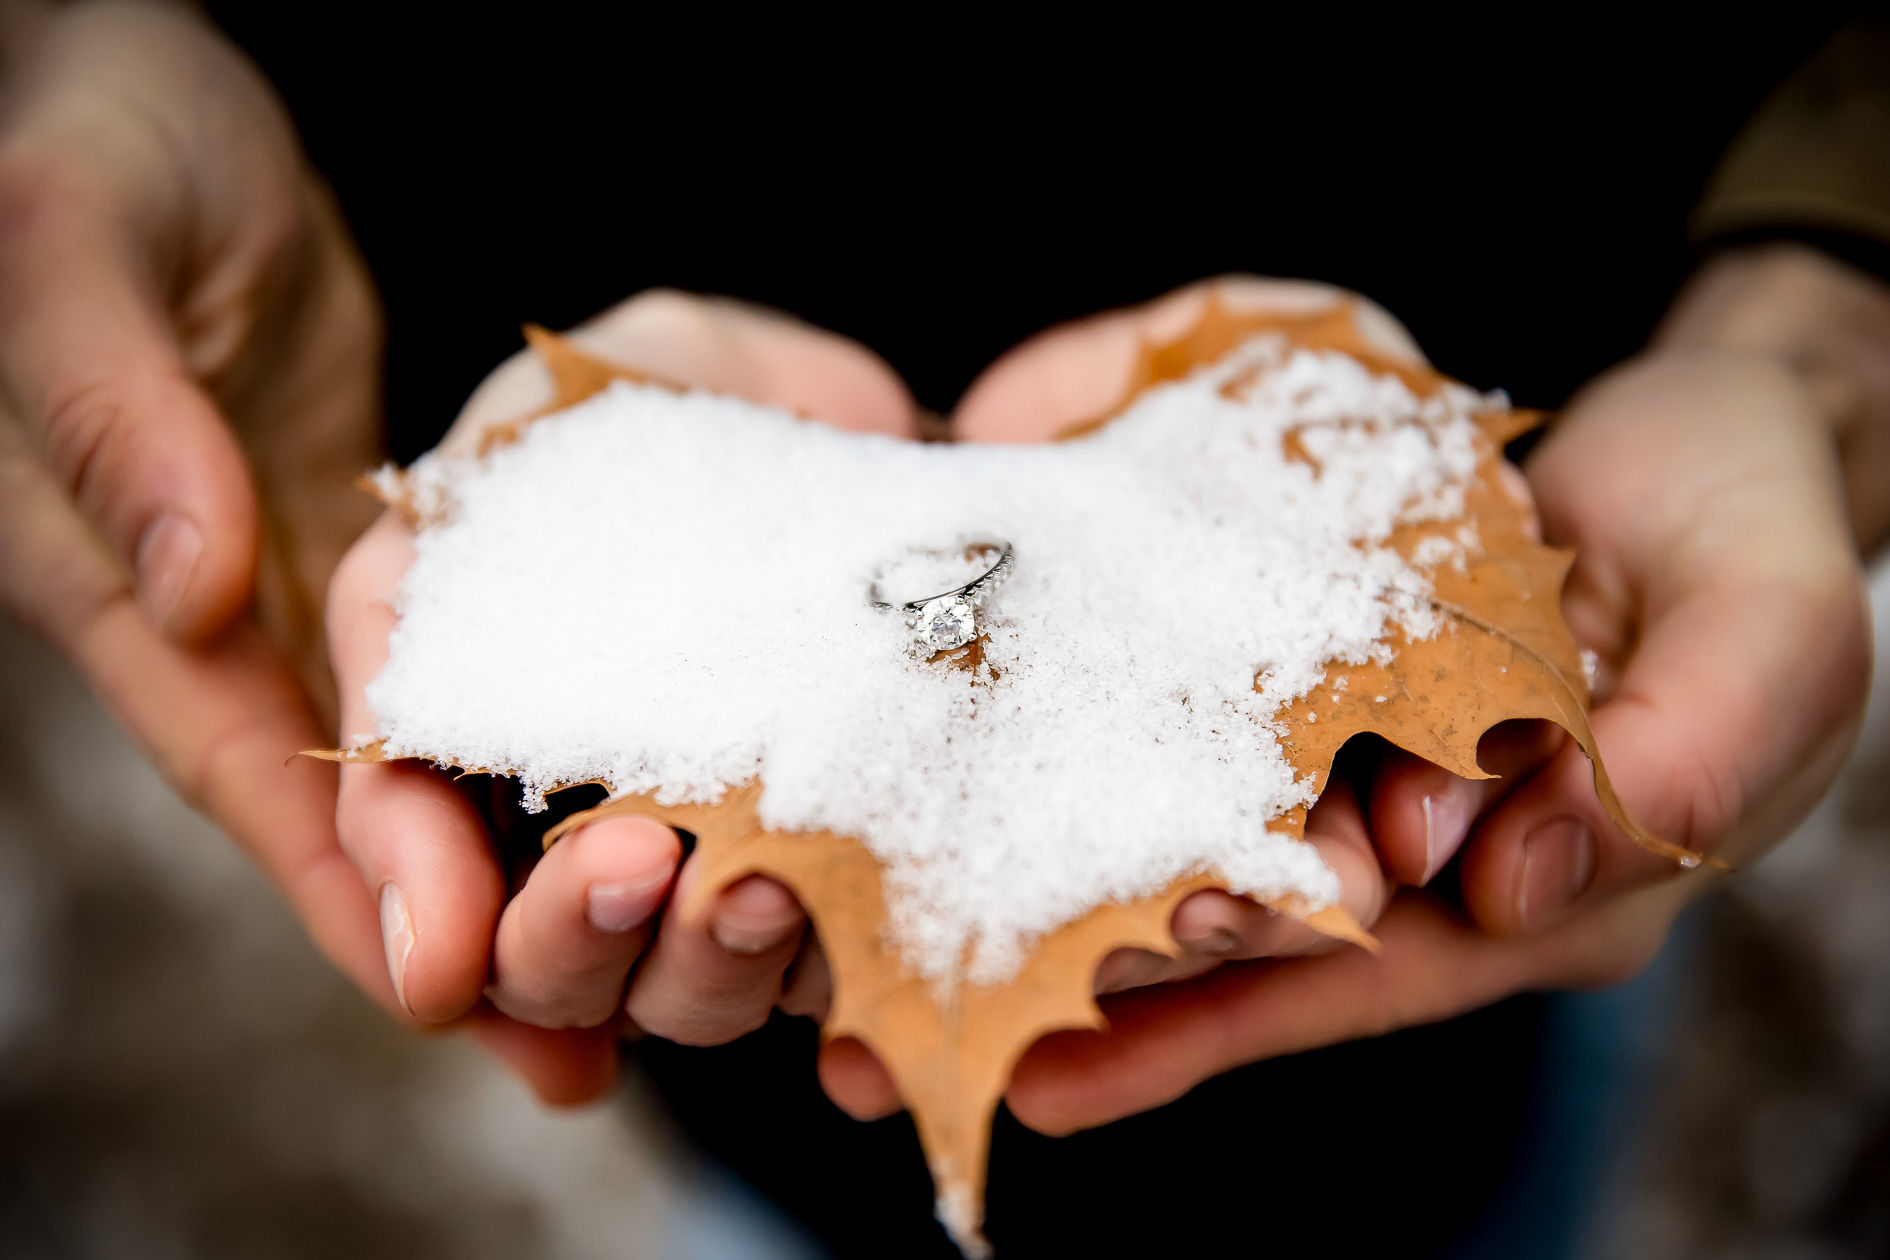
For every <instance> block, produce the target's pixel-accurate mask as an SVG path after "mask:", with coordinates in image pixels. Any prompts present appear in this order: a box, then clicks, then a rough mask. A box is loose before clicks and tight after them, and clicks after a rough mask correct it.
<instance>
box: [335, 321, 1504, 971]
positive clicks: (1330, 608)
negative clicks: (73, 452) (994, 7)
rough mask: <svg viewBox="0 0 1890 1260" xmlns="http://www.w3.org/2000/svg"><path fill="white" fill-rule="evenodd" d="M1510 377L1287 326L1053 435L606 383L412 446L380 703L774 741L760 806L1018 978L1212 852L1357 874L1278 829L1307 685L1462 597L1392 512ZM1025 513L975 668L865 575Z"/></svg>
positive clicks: (772, 819)
mask: <svg viewBox="0 0 1890 1260" xmlns="http://www.w3.org/2000/svg"><path fill="white" fill-rule="evenodd" d="M1483 405H1484V401H1483V400H1482V399H1480V398H1479V397H1478V396H1477V395H1475V394H1473V393H1471V392H1470V391H1468V390H1464V389H1462V388H1460V387H1455V386H1447V387H1445V388H1443V389H1440V390H1439V391H1437V392H1436V393H1434V394H1433V395H1431V396H1429V397H1427V398H1419V397H1417V396H1415V395H1414V394H1413V393H1412V392H1411V391H1410V390H1409V389H1408V388H1407V387H1406V386H1405V385H1404V384H1403V383H1402V382H1401V381H1400V380H1398V379H1397V378H1396V377H1394V376H1379V375H1375V374H1373V373H1372V372H1370V371H1369V370H1367V369H1366V368H1365V367H1363V366H1362V365H1361V364H1359V363H1358V362H1356V361H1355V360H1353V359H1351V358H1348V357H1346V356H1344V355H1341V354H1337V353H1318V352H1312V351H1306V350H1298V351H1294V352H1291V353H1289V352H1288V351H1287V349H1286V347H1285V345H1284V343H1283V342H1282V341H1281V340H1280V339H1279V338H1266V337H1263V338H1257V339H1255V340H1254V341H1252V342H1249V343H1248V344H1247V345H1245V346H1243V347H1242V348H1241V349H1240V350H1239V351H1237V352H1236V353H1235V354H1234V355H1232V356H1230V357H1229V358H1228V359H1227V360H1225V361H1223V363H1221V364H1219V365H1216V366H1215V367H1213V368H1210V369H1206V370H1203V371H1201V372H1198V373H1196V374H1195V375H1194V376H1192V377H1190V378H1188V379H1187V380H1184V381H1180V382H1176V383H1173V384H1170V385H1166V386H1163V387H1161V388H1157V389H1154V390H1151V391H1149V392H1148V393H1146V394H1144V395H1143V396H1142V397H1141V398H1139V399H1138V400H1137V401H1136V402H1135V403H1134V404H1133V405H1132V406H1131V407H1130V408H1129V409H1128V410H1127V411H1126V412H1125V413H1124V414H1123V415H1121V416H1120V417H1118V418H1117V419H1116V420H1115V421H1113V422H1112V423H1111V424H1109V425H1107V426H1105V427H1104V428H1103V429H1101V430H1100V431H1098V432H1096V433H1094V434H1092V435H1090V436H1088V437H1085V438H1082V439H1078V440H1075V441H1070V442H1063V443H1057V444H1053V445H1046V446H983V445H955V446H936V445H934V446H921V445H917V444H914V443H909V442H902V441H897V440H894V439H891V438H886V437H878V436H867V435H860V434H852V433H843V432H840V431H838V430H836V429H832V428H829V427H826V426H823V425H821V424H818V423H814V422H811V421H806V420H801V419H797V418H795V417H793V416H790V415H788V414H786V413H784V412H781V411H777V410H773V409H769V408H765V407H761V406H757V405H754V404H751V403H747V402H743V401H739V400H735V399H731V398H725V397H718V396H713V395H709V394H704V393H688V394H681V395H677V394H672V393H667V392H664V391H662V390H660V389H656V388H651V387H639V386H632V385H627V384H618V385H614V386H612V387H611V388H610V389H609V390H608V391H606V392H605V393H603V394H600V395H598V396H597V397H595V398H593V399H591V400H589V401H587V402H585V403H582V404H580V405H578V406H576V407H573V408H571V409H569V410H567V411H564V412H561V413H559V414H557V415H553V416H550V417H547V418H545V419H542V420H540V421H538V422H537V423H535V424H533V425H531V426H530V427H529V428H527V429H526V430H525V432H524V433H523V435H522V436H521V438H520V440H519V441H517V442H516V443H514V444H512V445H508V446H503V447H500V448H498V449H496V450H494V451H491V452H490V453H488V454H486V455H484V456H481V457H477V458H472V457H449V456H444V455H432V456H428V457H426V458H424V459H422V460H421V461H420V462H419V463H418V464H416V465H415V467H414V468H413V469H412V470H411V472H410V474H409V478H408V484H409V489H410V491H411V492H412V493H413V494H415V495H416V496H417V498H418V499H419V500H421V501H424V502H425V503H427V504H428V505H429V506H430V508H432V509H434V515H436V516H437V518H438V519H437V520H436V521H435V523H433V524H432V525H430V526H429V527H427V528H425V529H424V530H423V531H422V532H421V534H420V537H419V541H418V555H417V558H416V560H415V562H414V564H413V567H412V569H411V570H410V571H409V573H408V574H407V576H406V578H405V580H404V582H403V585H402V587H401V594H400V597H399V612H400V614H401V618H400V622H399V624H398V627H397V628H396V629H395V631H394V634H393V638H392V643H391V649H392V654H391V657H390V659H389V661H388V663H387V665H386V667H385V668H384V669H383V670H382V672H381V673H380V675H379V676H378V677H377V678H376V679H375V680H374V682H373V683H372V684H371V686H370V687H369V689H368V700H369V705H370V708H371V710H372V712H373V714H374V716H375V719H376V722H377V723H378V727H379V734H380V735H381V736H382V737H384V738H385V739H386V740H387V747H388V751H389V752H390V753H391V754H393V755H423V756H429V757H434V758H439V759H442V760H450V761H453V762H457V763H459V764H462V765H477V766H482V767H487V768H490V769H492V770H495V771H499V772H503V773H508V774H512V775H516V776H517V777H518V778H519V779H521V780H522V781H523V782H524V784H525V786H526V789H527V793H528V796H531V795H541V794H542V793H543V792H544V791H546V790H548V789H550V788H553V787H556V786H558V785H560V784H564V783H571V782H577V781H582V780H590V779H596V780H601V781H604V782H606V783H608V784H609V785H610V787H611V790H612V792H613V793H614V794H627V793H642V792H653V793H655V794H656V795H657V798H658V799H659V800H662V801H665V802H671V803H674V802H682V801H704V802H706V801H713V800H716V799H718V798H719V797H720V796H721V795H722V794H723V793H724V792H725V791H727V790H728V789H729V788H730V787H731V786H734V785H738V784H742V783H745V782H749V781H752V780H754V779H757V778H759V779H760V780H761V781H762V783H763V785H764V790H763V794H762V796H761V800H760V804H759V809H760V816H761V821H762V822H763V824H764V825H766V826H768V827H770V828H773V829H776V830H783V831H808V830H830V831H834V832H837V833H841V834H844V835H850V836H854V837H857V838H859V839H860V840H861V841H862V842H863V843H865V844H866V845H867V846H868V848H870V849H871V850H872V852H873V853H874V854H875V856H876V857H878V859H879V860H880V861H881V862H882V863H883V864H884V866H885V868H886V887H887V889H888V892H889V909H890V919H889V925H888V932H889V938H890V939H891V941H893V942H894V943H895V944H896V945H897V947H898V948H899V949H900V951H901V953H902V956H903V957H904V959H905V961H906V963H907V965H908V966H909V967H911V968H912V969H913V970H914V971H915V972H916V973H918V974H921V975H924V976H926V977H928V978H930V979H932V980H934V981H935V982H941V983H950V982H953V981H955V980H959V979H969V980H972V981H975V982H994V981H1000V980H1003V979H1005V978H1007V977H1009V976H1010V975H1012V974H1014V973H1015V971H1016V969H1017V967H1018V966H1019V965H1021V962H1022V960H1023V958H1024V957H1025V955H1026V953H1027V951H1028V949H1029V948H1030V945H1031V942H1032V941H1033V940H1034V939H1035V938H1036V937H1037V936H1039V935H1040V934H1042V933H1044V932H1047V931H1050V930H1052V929H1054V928H1056V927H1057V926H1059V925H1061V924H1063V923H1066V922H1069V921H1071V920H1074V919H1076V918H1078V917H1080V916H1081V915H1083V914H1084V913H1085V912H1087V911H1088V910H1090V909H1092V908H1094V907H1096V906H1098V905H1101V904H1105V903H1109V902H1124V901H1129V900H1133V899H1136V898H1140V897H1144V896H1147V895H1150V894H1153V893H1155V892H1157V891H1159V890H1161V889H1162V888H1164V887H1166V886H1167V885H1169V884H1170V883H1171V882H1173V881H1174V880H1175V879H1177V878H1178V877H1180V876H1183V875H1186V874H1190V873H1194V872H1202V871H1206V872H1214V873H1216V874H1218V875H1219V876H1220V877H1222V878H1223V879H1225V880H1226V881H1227V882H1228V883H1229V885H1230V886H1232V887H1233V888H1234V889H1236V890H1238V891H1242V892H1249V893H1253V894H1255V895H1257V896H1259V897H1261V898H1276V897H1279V896H1282V895H1285V894H1288V893H1296V894H1298V895H1300V896H1302V897H1304V898H1306V899H1307V900H1308V901H1309V902H1310V903H1311V904H1313V905H1315V906H1317V905H1327V904H1331V903H1332V902H1333V901H1334V900H1336V898H1337V897H1338V894H1339V885H1338V879H1337V877H1336V876H1335V875H1334V874H1333V872H1332V871H1331V870H1330V869H1329V868H1327V867H1326V865H1325V864H1324V863H1323V862H1322V861H1321V860H1320V858H1319V856H1318V854H1317V853H1316V852H1315V851H1314V850H1313V849H1312V848H1311V847H1310V846H1308V845H1305V844H1302V843H1299V842H1296V841H1293V840H1291V839H1288V838H1286V837H1284V836H1282V835H1279V834H1277V833H1274V832H1271V831H1269V830H1268V824H1269V823H1270V822H1272V821H1273V820H1275V819H1278V818H1279V817H1280V816H1281V815H1282V814H1284V813H1285V812H1287V811H1288V810H1291V809H1293V808H1294V807H1296V806H1300V805H1305V804H1308V803H1309V802H1310V801H1311V799H1312V796H1311V793H1310V791H1309V790H1308V785H1307V784H1305V783H1303V782H1300V781H1297V780H1296V779H1295V776H1294V774H1293V771H1292V769H1291V767H1290V766H1289V765H1288V763H1287V761H1286V759H1285V757H1284V756H1283V754H1282V751H1281V747H1280V743H1279V738H1280V735H1281V728H1280V726H1279V725H1278V721H1277V714H1278V712H1279V710H1280V708H1281V706H1283V705H1285V704H1288V703H1290V702H1292V701H1294V700H1297V699H1299V698H1301V697H1303V696H1305V695H1307V694H1308V693H1309V692H1310V691H1311V690H1312V688H1313V687H1315V686H1317V685H1318V684H1319V682H1320V681H1321V679H1322V678H1323V676H1324V673H1325V670H1326V666H1327V665H1328V664H1329V663H1330V662H1333V661H1335V660H1339V661H1347V662H1351V663H1361V662H1364V661H1366V660H1370V659H1377V660H1386V659H1388V657H1389V652H1390V649H1389V647H1388V646H1387V642H1388V638H1389V636H1390V634H1391V632H1392V629H1393V627H1402V628H1403V629H1404V630H1406V631H1407V632H1408V633H1410V634H1412V635H1414V636H1416V637H1424V636H1427V635H1429V634H1431V633H1434V632H1435V630H1436V625H1437V623H1436V619H1435V617H1434V615H1433V612H1432V609H1431V606H1430V604H1429V602H1428V599H1427V596H1428V593H1429V587H1428V584H1427V582H1426V581H1425V579H1424V578H1423V576H1422V574H1421V573H1419V572H1418V571H1417V570H1416V569H1414V568H1413V567H1412V566H1411V565H1410V564H1407V563H1406V562H1405V560H1404V559H1402V558H1401V557H1400V556H1399V555H1398V554H1397V552H1396V551H1395V550H1393V549H1392V548H1391V547H1389V546H1387V545H1385V544H1386V540H1387V538H1388V536H1389V535H1390V533H1391V531H1392V529H1393V528H1394V527H1395V526H1397V525H1398V524H1400V523H1401V522H1410V521H1422V520H1440V521H1447V520H1450V519H1452V518H1454V517H1456V516H1457V515H1459V514H1460V513H1461V512H1462V510H1463V502H1464V491H1465V488H1466V486H1467V484H1468V482H1469V479H1470V478H1471V476H1472V475H1473V471H1474V468H1475V460H1476V449H1475V445H1474V433H1475V425H1474V422H1473V421H1472V420H1471V419H1470V416H1471V413H1472V412H1473V411H1476V410H1479V409H1481V407H1482V406H1483ZM1289 436H1292V437H1295V438H1296V439H1297V445H1298V447H1299V448H1300V449H1301V450H1303V452H1304V453H1305V454H1306V455H1307V456H1309V457H1310V459H1289V458H1286V457H1285V455H1284V451H1285V449H1286V447H1287V445H1288V441H1287V439H1288V437H1289ZM998 539H1003V540H1008V541H1010V542H1011V543H1012V544H1013V545H1014V547H1015V552H1016V559H1015V569H1014V571H1013V572H1012V573H1011V575H1010V577H1009V580H1008V582H1006V583H1005V584H1004V585H1003V586H1002V587H1001V588H999V589H998V590H997V592H996V593H995V594H994V595H992V596H991V597H990V599H989V600H988V601H987V602H986V604H985V606H984V608H982V609H981V610H980V612H979V625H980V628H981V630H982V631H983V632H984V633H985V635H986V636H987V640H986V642H985V644H984V649H983V651H984V660H985V662H986V667H985V668H983V669H982V670H980V671H979V672H978V673H976V674H972V673H968V672H966V671H965V670H963V669H959V668H952V667H950V666H948V665H946V664H944V663H942V662H938V661H927V660H925V659H924V657H923V656H922V655H915V653H914V652H913V651H912V631H911V629H910V628H909V627H908V626H907V625H906V622H905V620H904V618H903V617H902V616H901V615H899V614H897V613H895V612H891V611H887V610H883V609H879V608H875V607H873V606H872V604H871V603H870V601H869V597H868V590H869V588H870V587H871V586H872V585H873V584H874V583H875V582H879V583H881V586H882V588H883V590H884V593H885V594H886V596H887V597H888V598H891V597H893V596H894V595H897V597H898V598H900V599H910V598H917V597H920V596H924V595H929V594H932V593H935V592H937V591H941V590H946V589H949V588H951V587H953V586H956V585H958V584H961V583H962V582H964V581H967V580H968V579H969V577H972V576H976V572H977V564H978V561H979V557H977V556H967V555H966V554H965V548H966V547H967V545H968V544H971V543H975V542H979V541H984V540H998ZM1457 545H1458V546H1464V545H1474V538H1473V537H1465V538H1463V539H1461V540H1460V541H1459V543H1458V544H1457ZM928 565H930V566H931V568H930V569H929V570H928V568H927V566H928ZM894 587H898V590H897V591H895V590H894V589H893V588H894ZM1379 699H1382V697H1380V698H1379Z"/></svg>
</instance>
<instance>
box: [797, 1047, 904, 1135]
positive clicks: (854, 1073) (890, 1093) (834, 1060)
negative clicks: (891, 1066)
mask: <svg viewBox="0 0 1890 1260" xmlns="http://www.w3.org/2000/svg"><path fill="white" fill-rule="evenodd" d="M817 1070H818V1072H819V1075H820V1087H821V1088H822V1089H824V1090H825V1091H826V1092H827V1097H828V1098H830V1099H832V1100H833V1105H834V1106H836V1107H838V1108H840V1110H842V1111H844V1112H846V1113H847V1114H848V1115H849V1116H851V1117H853V1118H854V1119H855V1120H860V1121H872V1120H883V1119H885V1118H886V1117H887V1116H891V1115H897V1114H898V1113H899V1112H901V1111H903V1110H905V1102H904V1101H903V1100H902V1099H901V1098H900V1097H899V1086H898V1085H897V1084H896V1083H895V1082H894V1081H893V1078H892V1073H891V1072H888V1071H887V1070H886V1065H885V1064H883V1063H881V1062H880V1061H879V1056H878V1055H876V1054H874V1053H873V1052H872V1051H871V1050H869V1049H867V1046H866V1043H865V1042H863V1041H861V1040H860V1039H859V1038H857V1037H835V1038H833V1039H832V1040H830V1041H828V1042H827V1043H826V1044H825V1045H823V1046H822V1047H821V1048H820V1059H819V1063H818V1069H817Z"/></svg>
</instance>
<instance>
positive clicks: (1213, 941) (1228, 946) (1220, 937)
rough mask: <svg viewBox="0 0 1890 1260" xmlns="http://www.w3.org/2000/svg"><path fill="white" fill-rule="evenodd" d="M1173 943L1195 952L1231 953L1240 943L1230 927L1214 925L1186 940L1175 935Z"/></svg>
mask: <svg viewBox="0 0 1890 1260" xmlns="http://www.w3.org/2000/svg"><path fill="white" fill-rule="evenodd" d="M1175 943H1176V944H1177V945H1181V946H1183V947H1185V948H1186V949H1187V950H1188V951H1189V952H1191V953H1196V954H1231V953H1233V952H1234V950H1235V948H1237V947H1238V946H1239V945H1240V937H1239V936H1238V935H1236V934H1235V932H1234V930H1233V929H1232V928H1224V927H1219V926H1216V927H1211V928H1209V929H1208V930H1207V931H1205V932H1202V933H1200V934H1198V935H1195V936H1191V937H1189V938H1187V939H1186V940H1183V939H1181V938H1180V937H1177V938H1175Z"/></svg>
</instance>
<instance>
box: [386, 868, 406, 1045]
mask: <svg viewBox="0 0 1890 1260" xmlns="http://www.w3.org/2000/svg"><path fill="white" fill-rule="evenodd" d="M381 944H382V945H383V946H384V947H385V948H386V950H387V974H388V975H389V976H390V977H392V978H393V981H394V996H395V997H397V998H399V999H400V1004H401V1005H402V1006H403V1007H406V1010H407V1013H408V1014H409V1015H411V1014H413V1007H411V1006H407V958H408V956H409V955H411V954H412V953H413V916H412V915H410V914H408V913H407V899H406V898H405V897H403V896H401V895H400V889H398V888H396V887H394V886H393V885H392V884H382V885H381Z"/></svg>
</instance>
